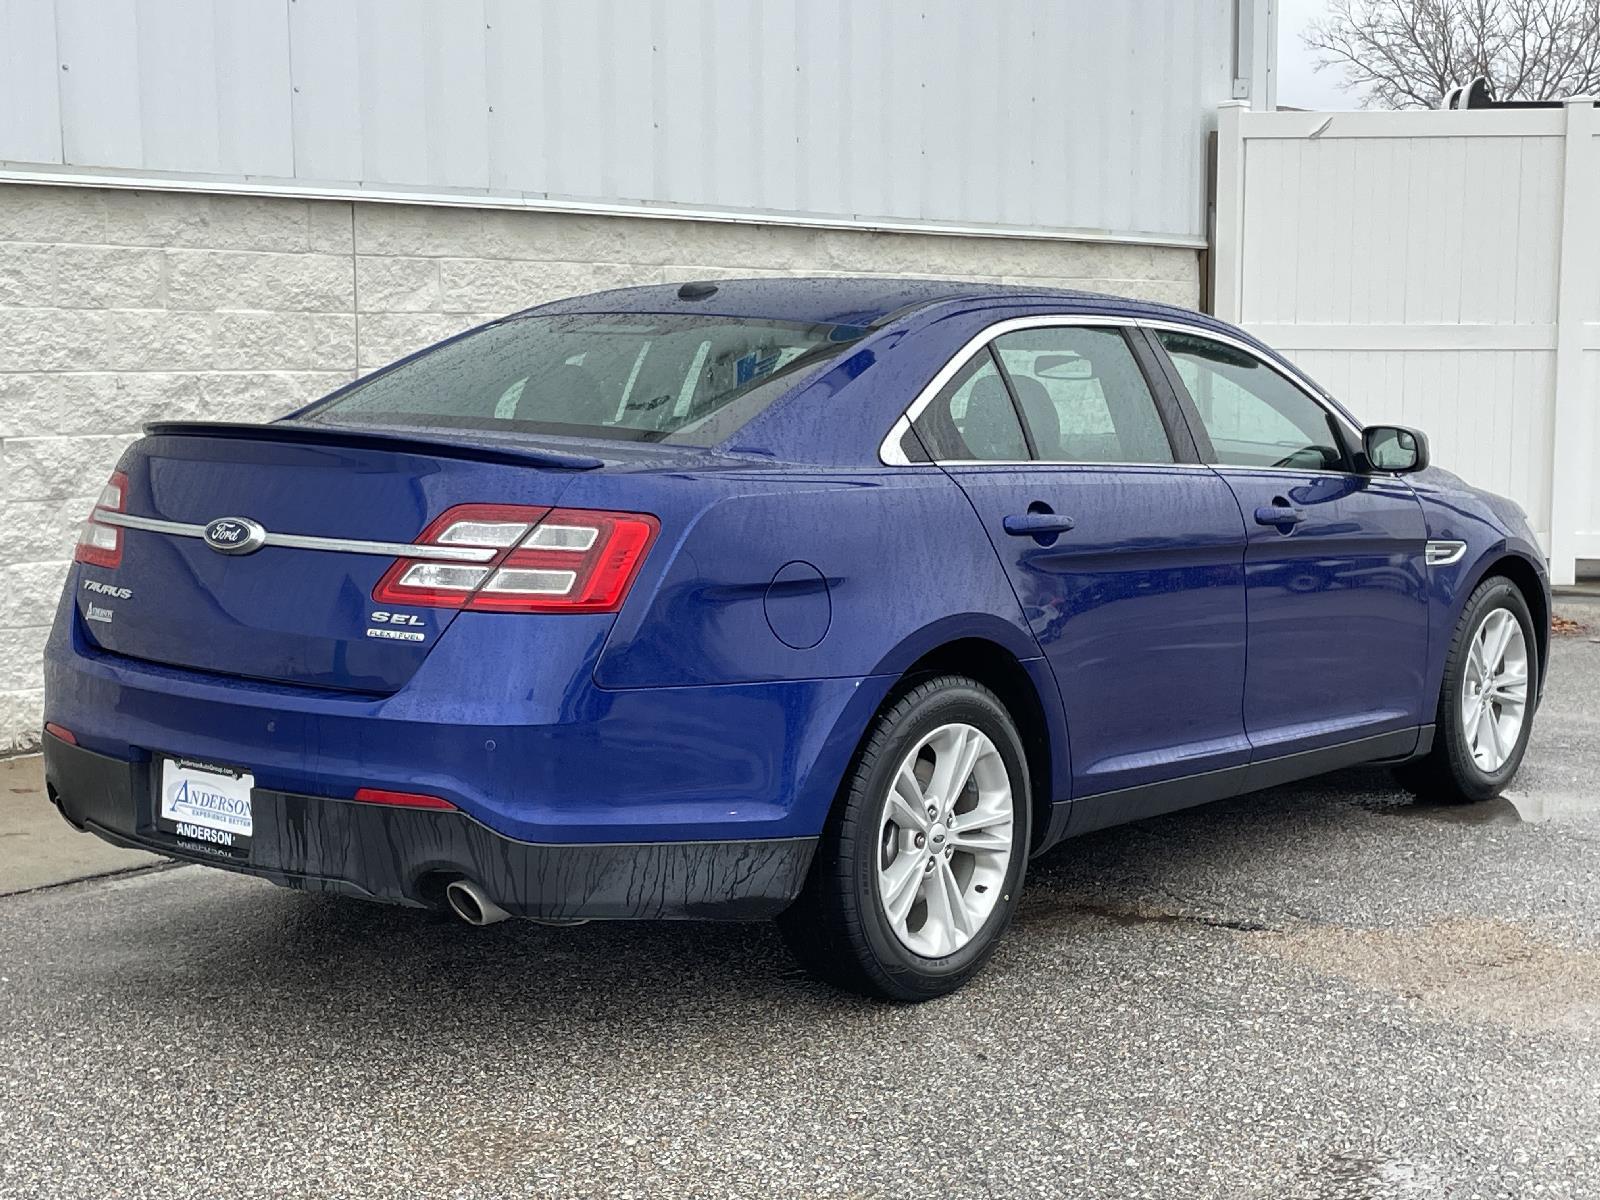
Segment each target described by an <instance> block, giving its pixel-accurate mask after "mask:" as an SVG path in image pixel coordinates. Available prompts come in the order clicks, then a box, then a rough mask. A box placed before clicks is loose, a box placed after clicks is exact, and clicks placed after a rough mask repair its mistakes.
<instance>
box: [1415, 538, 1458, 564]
mask: <svg viewBox="0 0 1600 1200" xmlns="http://www.w3.org/2000/svg"><path fill="white" fill-rule="evenodd" d="M1466 553H1467V544H1466V543H1465V542H1456V541H1450V540H1448V539H1445V538H1440V539H1437V540H1435V541H1430V542H1429V543H1428V547H1427V550H1426V552H1425V553H1424V555H1423V557H1424V558H1425V559H1426V560H1427V563H1428V565H1429V566H1430V567H1448V566H1451V565H1453V564H1455V563H1458V562H1460V561H1461V559H1462V557H1463V556H1465V554H1466Z"/></svg>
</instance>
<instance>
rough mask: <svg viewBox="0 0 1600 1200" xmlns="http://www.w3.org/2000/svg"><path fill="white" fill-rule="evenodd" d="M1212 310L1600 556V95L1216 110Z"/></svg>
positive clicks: (1545, 527)
mask: <svg viewBox="0 0 1600 1200" xmlns="http://www.w3.org/2000/svg"><path fill="white" fill-rule="evenodd" d="M1215 221H1216V223H1215V229H1214V236H1213V262H1212V272H1213V291H1214V301H1213V303H1214V308H1215V311H1216V314H1217V315H1218V316H1219V317H1222V318H1223V319H1224V320H1229V321H1234V322H1236V323H1238V324H1240V325H1243V326H1245V327H1246V328H1248V329H1249V330H1250V331H1251V332H1253V333H1255V334H1256V335H1257V336H1259V337H1261V338H1262V339H1263V340H1265V341H1266V342H1268V343H1269V344H1271V345H1273V346H1275V347H1277V348H1278V349H1280V350H1282V351H1283V352H1284V353H1285V354H1286V355H1288V356H1289V357H1290V358H1291V359H1293V360H1294V361H1295V362H1296V363H1297V364H1299V365H1300V366H1302V367H1303V368H1304V369H1305V370H1306V371H1307V372H1309V373H1310V374H1311V375H1312V376H1313V377H1314V378H1316V379H1317V380H1318V381H1319V382H1321V383H1322V384H1323V385H1324V386H1325V387H1327V388H1328V389H1329V390H1330V391H1332V392H1333V393H1334V394H1335V395H1337V396H1339V397H1340V398H1341V399H1342V400H1344V401H1345V402H1346V403H1348V404H1349V405H1350V406H1351V407H1352V408H1353V409H1354V410H1355V412H1356V413H1357V415H1358V416H1360V417H1361V418H1362V419H1364V420H1367V421H1380V420H1391V421H1397V422H1401V423H1403V424H1408V425H1415V426H1417V427H1419V428H1421V429H1422V430H1423V431H1425V432H1426V433H1427V434H1428V436H1429V439H1430V441H1431V443H1432V448H1433V456H1434V461H1435V462H1437V463H1439V464H1440V465H1441V466H1444V467H1447V468H1449V469H1450V470H1452V471H1455V472H1456V473H1457V474H1459V475H1461V476H1463V477H1464V478H1466V479H1467V480H1468V481H1470V482H1472V483H1475V484H1478V485H1481V486H1483V487H1487V488H1489V489H1491V490H1493V491H1497V492H1500V493H1502V494H1504V495H1508V496H1511V497H1512V498H1513V499H1515V500H1517V501H1518V502H1519V503H1520V504H1521V505H1522V506H1523V507H1524V508H1525V509H1527V511H1528V513H1529V515H1530V516H1531V517H1532V520H1533V526H1534V528H1535V529H1536V530H1537V531H1538V533H1539V537H1540V540H1541V541H1542V542H1543V543H1544V547H1545V549H1546V550H1547V552H1548V553H1549V555H1550V564H1551V572H1552V576H1553V578H1554V580H1555V582H1556V583H1558V584H1560V583H1570V582H1572V580H1573V575H1574V570H1575V565H1576V560H1578V559H1590V558H1594V559H1600V470H1597V466H1600V417H1597V410H1600V109H1597V108H1596V107H1595V104H1594V102H1593V101H1592V100H1591V99H1582V100H1573V101H1569V102H1568V103H1567V104H1565V105H1563V106H1562V107H1560V108H1550V109H1487V110H1476V111H1465V112H1382V113H1380V112H1357V113H1316V112H1260V113H1257V112H1249V111H1246V110H1244V109H1243V108H1242V107H1240V106H1236V105H1231V104H1230V105H1224V106H1223V107H1222V109H1221V114H1220V119H1219V121H1218V141H1217V177H1216V216H1215Z"/></svg>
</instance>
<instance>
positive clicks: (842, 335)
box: [300, 313, 866, 446]
mask: <svg viewBox="0 0 1600 1200" xmlns="http://www.w3.org/2000/svg"><path fill="white" fill-rule="evenodd" d="M865 332H866V330H864V329H861V328H858V327H856V326H848V325H806V324H801V323H797V322H786V321H757V320H746V319H740V318H733V317H712V316H677V315H657V314H653V313H639V314H633V313H619V314H614V315H611V314H574V315H568V316H529V317H516V318H513V319H511V320H508V321H502V322H500V323H499V324H496V325H491V326H489V327H488V328H485V329H481V330H479V331H477V332H476V333H471V334H468V335H467V336H466V337H463V338H461V339H459V340H457V341H454V342H450V343H448V344H446V345H443V346H440V347H438V348H437V349H435V350H430V351H428V352H426V353H425V354H422V355H421V356H419V357H417V358H415V359H413V360H412V361H410V362H408V363H405V364H403V365H401V366H398V367H396V368H394V369H393V370H390V371H385V372H383V373H382V374H379V375H376V376H374V377H373V378H371V379H370V380H367V381H365V382H361V383H357V384H356V385H355V386H354V387H352V388H351V389H350V390H348V391H346V392H344V393H342V394H340V395H337V396H333V397H330V398H329V399H327V400H325V401H323V402H322V403H321V404H318V405H315V406H313V407H312V408H310V409H308V410H307V411H306V412H304V413H302V414H301V415H300V419H301V420H307V421H318V422H324V423H327V424H331V425H377V426H390V427H404V428H411V429H416V428H424V429H482V430H490V431H503V432H527V433H556V434H566V435H568V436H572V437H590V438H609V439H617V440H627V441H651V442H675V443H682V444H688V445H696V446H710V445H715V444H717V443H718V442H721V441H724V440H726V439H727V438H728V437H729V436H731V435H732V434H733V432H734V431H735V430H737V429H738V427H739V426H740V425H743V424H744V423H745V422H747V421H749V420H750V419H751V418H752V417H754V416H755V415H756V414H757V413H759V412H760V411H761V410H762V409H764V408H765V407H766V406H767V405H769V404H771V403H772V401H774V400H776V399H777V398H778V397H779V396H781V395H782V394H783V393H784V392H785V391H787V390H788V389H789V388H790V387H792V386H793V385H794V384H795V383H796V382H798V381H799V380H800V378H801V377H802V375H803V374H804V373H805V371H806V370H807V369H808V368H811V367H816V366H819V365H821V364H823V363H825V362H826V361H828V360H829V359H831V358H833V357H834V356H836V355H838V354H839V353H840V352H841V351H843V350H844V349H845V348H846V347H847V346H849V345H850V344H851V343H852V342H854V341H856V340H857V339H858V338H860V337H861V336H862V335H863V334H864V333H865Z"/></svg>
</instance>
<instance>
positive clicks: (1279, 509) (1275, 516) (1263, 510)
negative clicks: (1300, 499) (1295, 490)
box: [1256, 496, 1306, 533]
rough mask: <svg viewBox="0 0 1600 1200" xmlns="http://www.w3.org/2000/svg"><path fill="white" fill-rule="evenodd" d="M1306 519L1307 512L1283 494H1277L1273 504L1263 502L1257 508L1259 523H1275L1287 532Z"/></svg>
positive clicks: (1257, 520)
mask: <svg viewBox="0 0 1600 1200" xmlns="http://www.w3.org/2000/svg"><path fill="white" fill-rule="evenodd" d="M1305 519H1306V514H1305V513H1304V512H1302V511H1301V510H1300V509H1298V508H1295V507H1294V506H1293V505H1292V504H1290V503H1289V502H1288V501H1287V500H1285V499H1284V498H1283V497H1282V496H1276V497H1274V498H1273V501H1272V503H1271V504H1263V505H1262V506H1261V507H1260V508H1258V509H1256V524H1257V525H1275V526H1277V528H1278V529H1279V530H1280V531H1282V532H1285V533H1287V532H1288V531H1289V528H1290V527H1291V526H1294V525H1298V524H1300V522H1301V521H1304V520H1305Z"/></svg>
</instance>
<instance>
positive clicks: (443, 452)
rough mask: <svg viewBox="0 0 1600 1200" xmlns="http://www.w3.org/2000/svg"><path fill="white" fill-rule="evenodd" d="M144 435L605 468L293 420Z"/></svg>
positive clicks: (190, 425)
mask: <svg viewBox="0 0 1600 1200" xmlns="http://www.w3.org/2000/svg"><path fill="white" fill-rule="evenodd" d="M144 431H145V433H147V434H148V435H149V436H151V437H210V438H236V439H238V440H241V441H251V442H290V443H294V444H297V445H302V446H354V447H359V448H361V449H366V450H391V451H394V452H395V453H398V454H432V455H440V456H444V457H447V458H467V459H472V460H474V461H476V462H492V463H504V464H506V465H507V466H513V467H556V468H559V469H561V470H566V471H592V470H594V469H595V468H596V467H603V466H605V463H604V461H602V460H601V459H598V458H593V457H591V456H589V455H587V454H567V453H565V452H563V451H560V450H547V449H545V448H543V447H542V446H519V445H514V444H511V443H507V442H504V441H500V440H488V439H485V440H482V441H467V440H465V439H460V438H450V437H438V436H435V435H433V434H422V433H409V432H404V433H403V432H399V431H395V430H387V429H352V428H348V427H344V426H338V425H308V424H300V423H297V422H292V421H274V422H272V423H271V424H257V423H254V422H250V421H152V422H151V423H150V424H148V425H146V426H145V427H144Z"/></svg>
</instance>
